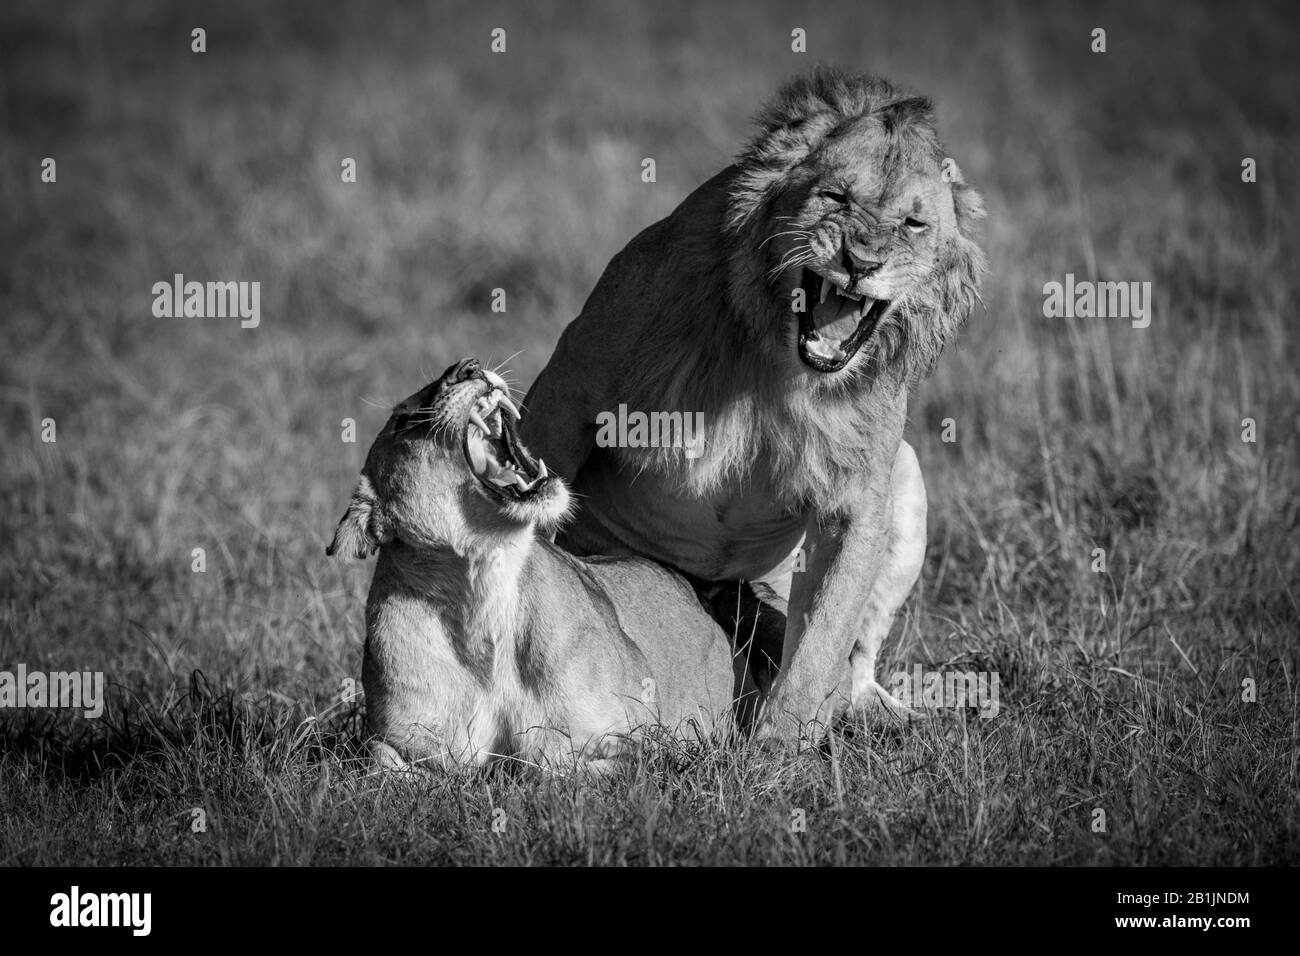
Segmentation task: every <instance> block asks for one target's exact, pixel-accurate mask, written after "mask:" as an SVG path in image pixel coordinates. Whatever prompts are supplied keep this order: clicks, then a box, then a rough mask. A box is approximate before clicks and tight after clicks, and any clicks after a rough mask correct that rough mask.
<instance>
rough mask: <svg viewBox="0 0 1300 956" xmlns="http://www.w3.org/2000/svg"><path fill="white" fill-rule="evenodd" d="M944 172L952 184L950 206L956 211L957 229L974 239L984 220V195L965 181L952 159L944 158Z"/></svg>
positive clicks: (968, 237)
mask: <svg viewBox="0 0 1300 956" xmlns="http://www.w3.org/2000/svg"><path fill="white" fill-rule="evenodd" d="M944 172H945V174H946V176H947V178H948V181H949V182H950V183H951V184H952V206H953V209H954V210H956V212H957V229H958V231H960V232H961V234H962V235H963V236H965V237H966V238H967V239H974V238H975V237H976V236H977V235H978V234H979V226H980V223H981V222H983V221H984V216H985V212H984V197H983V196H981V195H980V194H979V190H977V189H976V188H975V187H974V186H972V185H970V184H969V183H967V182H966V180H965V178H964V177H963V176H962V174H961V168H960V167H959V166H958V165H957V163H956V162H955V161H953V160H952V159H945V160H944Z"/></svg>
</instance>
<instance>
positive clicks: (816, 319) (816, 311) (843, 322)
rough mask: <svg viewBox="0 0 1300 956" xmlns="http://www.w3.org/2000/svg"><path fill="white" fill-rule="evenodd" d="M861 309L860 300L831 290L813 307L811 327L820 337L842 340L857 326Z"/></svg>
mask: <svg viewBox="0 0 1300 956" xmlns="http://www.w3.org/2000/svg"><path fill="white" fill-rule="evenodd" d="M861 309H862V303H861V302H858V301H857V300H855V299H850V298H847V297H845V296H842V295H837V294H836V293H834V292H832V293H831V294H830V295H828V296H827V297H826V301H825V302H822V303H819V304H818V305H816V306H814V307H813V312H812V321H813V327H814V328H815V329H816V330H817V334H818V335H820V336H821V337H822V338H825V339H831V340H832V341H836V342H843V341H844V340H845V339H847V338H848V337H849V336H850V335H852V334H853V330H854V329H856V328H857V327H858V320H859V319H860V318H861V317H862V316H861V314H860V313H861Z"/></svg>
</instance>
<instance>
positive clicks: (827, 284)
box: [820, 276, 835, 302]
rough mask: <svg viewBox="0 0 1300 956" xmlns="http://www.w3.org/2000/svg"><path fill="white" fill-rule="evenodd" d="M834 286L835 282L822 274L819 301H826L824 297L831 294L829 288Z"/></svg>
mask: <svg viewBox="0 0 1300 956" xmlns="http://www.w3.org/2000/svg"><path fill="white" fill-rule="evenodd" d="M833 288H835V283H834V282H832V281H831V280H830V279H829V278H828V277H826V276H822V297H821V300H820V301H821V302H825V301H826V297H827V296H828V295H830V294H831V289H833Z"/></svg>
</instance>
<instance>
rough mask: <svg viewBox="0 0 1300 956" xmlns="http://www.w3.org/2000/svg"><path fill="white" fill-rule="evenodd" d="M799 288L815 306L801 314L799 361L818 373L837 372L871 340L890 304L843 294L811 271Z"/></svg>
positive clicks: (803, 276) (830, 282) (802, 277)
mask: <svg viewBox="0 0 1300 956" xmlns="http://www.w3.org/2000/svg"><path fill="white" fill-rule="evenodd" d="M799 285H800V287H801V288H802V289H803V290H804V294H805V296H806V299H805V301H807V302H815V303H816V305H814V306H813V307H812V308H811V309H805V310H804V311H802V312H800V313H799V358H800V359H802V360H803V363H804V364H805V365H807V366H809V367H810V368H813V369H815V370H816V371H818V372H838V371H839V370H840V369H842V368H844V366H846V365H848V364H849V360H850V359H852V358H853V356H855V355H857V354H858V350H859V349H861V348H862V346H863V345H864V344H866V341H867V340H868V339H869V338H871V335H872V333H873V332H875V331H876V326H877V325H879V324H880V319H881V317H882V316H883V315H884V314H885V311H886V310H887V309H888V308H889V302H888V300H886V299H872V298H870V297H869V296H855V295H852V294H851V293H847V292H844V291H843V290H841V289H840V288H839V287H838V286H837V285H836V284H835V283H834V282H833V281H831V280H830V279H828V278H826V277H825V276H822V275H819V274H818V273H816V272H814V271H813V270H812V269H804V270H803V274H802V275H801V276H800V279H799Z"/></svg>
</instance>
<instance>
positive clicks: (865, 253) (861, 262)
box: [844, 242, 883, 276]
mask: <svg viewBox="0 0 1300 956" xmlns="http://www.w3.org/2000/svg"><path fill="white" fill-rule="evenodd" d="M844 255H845V257H846V258H847V259H848V260H849V261H848V263H847V265H848V267H849V272H851V273H853V274H854V275H855V276H869V275H871V273H873V272H875V271H876V270H877V269H879V268H880V267H881V265H883V263H882V262H881V261H880V260H879V259H877V258H876V254H875V253H874V252H872V250H870V249H869V248H867V247H866V246H864V245H860V244H858V243H854V242H846V243H844Z"/></svg>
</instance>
